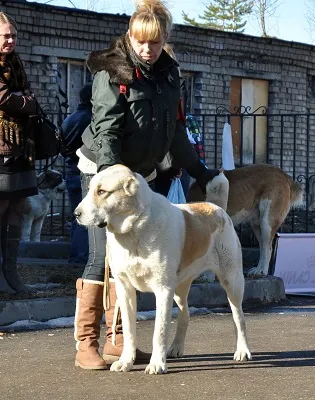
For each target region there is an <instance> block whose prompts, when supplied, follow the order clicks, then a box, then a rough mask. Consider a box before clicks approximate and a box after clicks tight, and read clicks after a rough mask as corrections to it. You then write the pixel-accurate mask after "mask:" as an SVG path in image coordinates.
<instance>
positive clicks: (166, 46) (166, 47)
mask: <svg viewBox="0 0 315 400" xmlns="http://www.w3.org/2000/svg"><path fill="white" fill-rule="evenodd" d="M163 49H164V50H165V51H166V53H167V54H168V55H169V56H170V57H172V58H173V59H174V60H175V61H176V62H177V58H176V55H175V52H174V49H173V46H172V45H171V44H169V43H165V44H164V46H163Z"/></svg>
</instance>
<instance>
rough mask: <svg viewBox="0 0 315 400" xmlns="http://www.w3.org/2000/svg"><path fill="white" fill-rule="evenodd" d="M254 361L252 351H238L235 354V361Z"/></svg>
mask: <svg viewBox="0 0 315 400" xmlns="http://www.w3.org/2000/svg"><path fill="white" fill-rule="evenodd" d="M251 359H252V355H251V353H250V351H249V350H248V349H247V350H236V352H235V353H234V361H239V362H245V361H249V360H251Z"/></svg>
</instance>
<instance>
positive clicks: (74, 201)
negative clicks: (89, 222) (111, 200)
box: [66, 173, 89, 264]
mask: <svg viewBox="0 0 315 400" xmlns="http://www.w3.org/2000/svg"><path fill="white" fill-rule="evenodd" d="M66 187H67V191H68V195H69V201H70V206H71V215H72V218H71V232H70V235H71V247H70V254H69V263H70V264H86V262H87V260H88V255H89V242H88V231H87V229H86V227H85V226H83V225H79V224H78V223H77V221H76V218H75V216H74V214H73V213H74V210H75V209H76V208H77V206H78V205H79V203H80V201H81V200H82V189H81V179H80V175H79V174H71V173H69V174H67V173H66Z"/></svg>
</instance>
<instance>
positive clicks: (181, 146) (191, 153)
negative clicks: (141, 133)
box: [170, 119, 207, 179]
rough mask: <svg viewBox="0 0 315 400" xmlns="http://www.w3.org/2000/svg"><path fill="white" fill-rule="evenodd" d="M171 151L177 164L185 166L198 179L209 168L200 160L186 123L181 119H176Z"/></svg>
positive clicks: (181, 166)
mask: <svg viewBox="0 0 315 400" xmlns="http://www.w3.org/2000/svg"><path fill="white" fill-rule="evenodd" d="M170 153H171V155H172V157H173V158H174V161H175V164H176V166H178V167H180V168H185V169H186V170H187V172H188V174H189V175H190V176H192V177H193V178H196V179H198V178H199V177H201V176H202V175H203V173H204V172H205V171H206V170H207V167H205V165H204V164H203V163H202V162H201V161H200V160H199V157H198V155H197V153H196V150H195V149H194V147H193V146H192V144H191V143H190V141H189V139H188V136H187V133H186V128H185V124H184V122H183V121H182V120H180V119H179V120H177V121H176V129H175V134H174V139H173V141H172V144H171V147H170Z"/></svg>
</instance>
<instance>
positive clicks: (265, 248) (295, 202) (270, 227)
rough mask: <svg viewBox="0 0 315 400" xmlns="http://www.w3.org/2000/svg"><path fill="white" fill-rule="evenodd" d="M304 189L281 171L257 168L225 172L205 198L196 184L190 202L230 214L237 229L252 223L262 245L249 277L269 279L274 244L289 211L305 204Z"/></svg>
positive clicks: (269, 167)
mask: <svg viewBox="0 0 315 400" xmlns="http://www.w3.org/2000/svg"><path fill="white" fill-rule="evenodd" d="M302 200H303V189H302V187H301V186H300V185H299V184H298V183H296V182H294V181H293V179H292V178H291V177H290V176H289V175H288V174H286V173H285V172H283V171H282V170H281V169H280V168H279V167H276V166H274V165H270V164H256V165H248V166H245V167H241V168H237V169H234V170H230V171H224V172H222V173H220V174H219V175H218V176H216V177H215V178H213V179H212V181H210V182H209V183H208V185H207V194H206V195H205V194H204V193H203V192H202V191H201V190H200V188H199V186H198V185H197V184H196V183H194V184H193V185H192V186H191V188H190V190H189V193H188V195H187V202H195V201H209V202H211V203H215V204H217V205H219V206H220V207H222V208H223V209H224V210H226V211H227V213H228V214H229V216H230V217H231V219H232V221H233V224H234V226H237V225H239V224H240V223H242V222H249V223H250V224H251V226H252V228H253V231H254V234H255V236H256V238H257V240H258V243H259V249H260V258H259V263H258V265H257V267H254V268H252V269H250V271H249V272H248V276H251V277H256V276H261V275H267V274H268V269H269V262H270V258H271V252H272V241H273V238H274V235H275V234H276V232H277V230H278V228H279V227H280V225H281V224H282V223H283V221H284V220H285V218H286V216H287V215H288V213H289V211H290V209H291V208H292V207H297V206H299V205H301V204H302Z"/></svg>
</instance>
